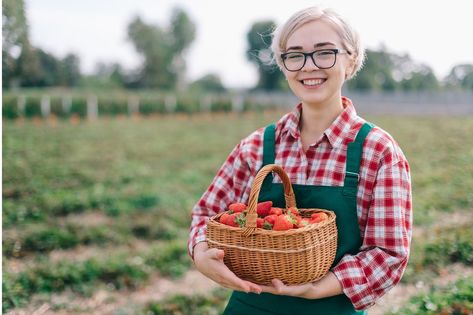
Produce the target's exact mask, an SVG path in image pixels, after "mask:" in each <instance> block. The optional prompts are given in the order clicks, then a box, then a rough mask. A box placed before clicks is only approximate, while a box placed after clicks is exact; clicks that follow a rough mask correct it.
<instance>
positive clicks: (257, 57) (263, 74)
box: [246, 21, 284, 91]
mask: <svg viewBox="0 0 473 315" xmlns="http://www.w3.org/2000/svg"><path fill="white" fill-rule="evenodd" d="M275 27H276V24H275V23H274V22H273V21H261V22H256V23H254V24H253V25H252V26H251V29H250V30H249V31H248V33H247V34H246V39H247V43H248V49H247V51H246V57H247V59H248V60H249V61H251V62H252V63H254V64H255V65H256V66H257V67H258V76H259V78H258V84H257V85H256V87H255V89H260V90H266V91H272V90H278V89H280V87H281V82H284V75H283V73H282V72H281V71H280V70H279V68H278V66H277V65H276V64H272V63H271V56H272V53H271V49H270V47H271V42H272V37H271V32H272V31H273V30H274V29H275Z"/></svg>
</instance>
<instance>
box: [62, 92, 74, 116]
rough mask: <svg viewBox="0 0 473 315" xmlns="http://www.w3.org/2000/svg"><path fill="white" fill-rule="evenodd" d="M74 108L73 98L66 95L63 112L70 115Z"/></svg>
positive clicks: (63, 100) (63, 101)
mask: <svg viewBox="0 0 473 315" xmlns="http://www.w3.org/2000/svg"><path fill="white" fill-rule="evenodd" d="M71 108H72V98H71V96H70V95H64V96H63V97H62V111H63V112H64V113H65V114H69V113H70V112H71Z"/></svg>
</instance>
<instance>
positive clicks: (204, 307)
mask: <svg viewBox="0 0 473 315" xmlns="http://www.w3.org/2000/svg"><path fill="white" fill-rule="evenodd" d="M230 293H231V292H230V291H229V290H225V289H218V290H214V291H213V292H212V294H211V295H208V296H205V295H192V296H186V295H175V296H172V297H170V298H168V299H166V300H164V301H160V302H152V303H149V304H148V305H147V306H146V307H145V308H144V309H143V310H141V311H140V313H139V314H143V315H144V314H146V315H151V314H153V315H172V314H182V315H211V314H221V313H222V312H223V310H224V308H225V305H226V303H227V301H228V299H229V297H230Z"/></svg>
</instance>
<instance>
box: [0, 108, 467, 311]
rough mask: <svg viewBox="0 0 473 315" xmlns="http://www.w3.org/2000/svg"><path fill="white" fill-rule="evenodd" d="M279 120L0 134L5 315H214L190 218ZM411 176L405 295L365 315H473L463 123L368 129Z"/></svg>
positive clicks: (181, 118) (113, 124) (52, 125)
mask: <svg viewBox="0 0 473 315" xmlns="http://www.w3.org/2000/svg"><path fill="white" fill-rule="evenodd" d="M282 114H283V112H281V111H278V110H271V111H258V112H251V113H247V112H245V113H240V114H235V113H206V114H193V115H187V114H170V115H156V116H152V117H148V118H142V117H140V116H136V117H133V118H127V117H124V116H116V117H115V118H107V117H103V118H100V119H98V120H96V121H84V120H78V119H77V118H74V119H70V120H60V119H59V120H58V119H49V120H47V121H46V120H40V119H32V120H11V121H6V120H4V121H3V211H2V219H3V238H2V239H3V240H2V242H3V253H2V254H3V266H2V267H3V283H2V287H3V301H2V310H3V312H4V313H7V314H8V313H9V314H32V313H33V312H35V311H36V312H37V313H36V314H219V313H220V311H221V310H222V309H223V307H224V305H225V301H226V299H227V298H228V295H229V293H230V292H229V291H228V290H226V289H221V288H218V287H217V286H216V285H215V284H214V283H213V282H211V281H210V280H206V279H205V278H203V277H202V276H201V275H200V274H199V273H198V272H196V271H195V270H194V269H193V267H192V264H191V261H190V259H189V258H188V255H187V248H186V242H187V234H188V228H189V224H190V211H191V208H192V206H193V205H194V203H195V202H196V201H197V200H198V198H199V197H200V196H201V194H202V193H203V192H204V190H205V189H206V188H207V186H208V185H209V184H210V181H211V180H212V178H213V176H214V175H215V173H216V171H217V170H218V168H219V167H220V165H221V163H223V161H224V160H225V158H226V156H227V154H228V153H229V152H230V151H231V149H232V148H233V147H234V146H235V145H236V144H237V143H238V141H239V140H240V139H241V138H243V137H245V136H246V135H248V134H249V133H250V132H252V131H253V130H255V129H256V128H259V127H263V126H265V125H266V124H268V123H270V122H273V121H275V120H277V119H278V118H279V117H280V116H281V115H282ZM365 118H367V119H368V120H370V121H371V122H373V123H375V124H377V125H379V126H381V127H383V128H384V129H385V130H387V131H388V132H390V133H391V134H392V135H393V136H394V137H395V139H396V140H397V141H398V142H399V143H400V145H401V147H402V148H403V150H404V153H405V154H406V156H407V158H408V160H409V162H410V166H411V171H412V179H413V196H414V198H413V205H414V237H413V246H412V252H411V259H410V263H409V265H408V268H407V270H406V273H405V275H404V277H403V279H402V283H401V284H400V285H399V286H398V287H397V288H395V289H394V290H393V291H392V292H390V293H389V294H388V295H387V296H386V297H384V298H383V299H381V300H380V301H379V303H378V305H376V306H375V307H373V309H372V310H371V311H369V312H368V313H369V314H370V315H372V314H373V315H377V314H441V313H442V312H444V313H442V314H471V313H472V312H473V230H472V229H471V224H472V222H473V137H472V136H471V135H472V134H473V118H472V117H471V116H470V117H468V116H467V117H448V116H431V117H420V116H415V117H414V116H399V115H398V116H393V115H389V116H388V115H386V116H383V115H376V116H366V117H365Z"/></svg>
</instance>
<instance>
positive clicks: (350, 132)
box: [188, 97, 412, 310]
mask: <svg viewBox="0 0 473 315" xmlns="http://www.w3.org/2000/svg"><path fill="white" fill-rule="evenodd" d="M342 101H343V106H344V111H343V112H342V113H341V114H340V115H339V116H338V117H337V119H336V120H335V121H334V122H333V123H332V124H331V126H330V127H329V128H328V129H327V130H325V132H324V134H323V136H322V137H321V138H320V139H319V141H317V142H316V143H314V144H312V145H311V146H310V147H309V149H308V150H307V151H306V152H305V153H304V151H303V149H302V145H301V141H300V137H301V136H300V131H299V128H298V125H299V119H300V115H301V109H302V105H301V104H299V105H298V106H297V107H296V108H295V110H294V111H292V112H289V113H288V114H286V115H284V116H283V117H282V118H281V119H280V120H279V121H278V122H277V124H276V143H275V151H276V152H275V154H276V156H275V163H276V164H279V165H281V166H282V167H283V168H284V170H285V171H286V173H287V174H288V176H289V178H290V179H291V183H293V184H302V185H318V186H343V182H344V171H345V162H346V153H347V144H348V143H349V142H352V141H353V140H354V139H355V136H356V134H357V132H358V130H359V129H360V128H361V126H362V125H363V123H364V122H365V120H363V119H362V118H361V117H359V116H358V115H357V114H356V111H355V108H354V107H353V105H352V103H351V101H350V100H349V99H348V98H345V97H343V98H342ZM263 134H264V128H260V129H258V130H257V131H255V132H254V133H252V134H251V135H249V136H248V137H247V138H245V139H243V140H242V141H241V142H240V143H239V144H238V145H237V146H236V147H235V148H234V149H233V151H232V152H231V153H230V155H229V156H228V158H227V160H226V161H225V163H224V164H223V165H222V167H221V168H220V170H219V171H218V173H217V175H216V177H215V178H214V180H213V181H212V183H211V185H210V186H209V188H208V189H207V191H206V192H205V193H204V194H203V196H202V198H201V199H200V200H199V201H198V202H197V204H196V205H195V206H194V209H193V210H192V224H191V229H190V236H189V243H188V246H189V248H188V249H189V254H190V255H191V257H192V255H193V248H194V246H195V244H197V243H198V242H201V241H205V229H206V220H207V219H208V218H209V217H210V216H213V215H215V214H216V213H218V212H220V211H222V210H224V209H227V206H228V205H229V204H230V203H233V202H244V203H247V202H248V199H249V194H250V190H251V185H252V182H253V179H254V177H255V175H256V173H257V172H258V170H259V169H260V168H261V167H262V164H263ZM274 182H280V179H279V178H278V177H277V176H275V177H274ZM410 182H411V179H410V173H409V164H408V162H407V160H406V158H405V156H404V154H403V152H402V151H401V149H400V148H399V146H398V145H397V143H396V142H395V141H394V139H393V138H392V137H391V136H390V135H389V134H388V133H387V132H386V131H384V130H382V129H380V128H379V127H374V128H373V129H372V130H371V131H370V133H369V134H368V136H367V138H366V140H365V143H364V146H363V157H362V160H361V165H360V182H359V185H358V195H357V214H358V223H359V226H360V231H361V238H362V241H363V243H362V246H361V248H360V251H359V252H358V253H357V254H356V255H345V256H344V257H343V258H342V259H341V260H340V262H339V263H338V264H337V265H336V266H335V267H334V268H332V272H333V273H334V274H335V276H336V277H337V278H338V280H339V281H340V283H341V285H342V288H343V292H344V293H345V294H346V295H347V296H348V298H349V299H350V300H351V302H352V303H353V305H354V306H355V308H356V309H357V310H361V309H366V308H367V307H369V306H371V305H373V304H374V303H375V302H376V300H377V299H378V298H380V297H381V296H382V295H384V294H385V293H386V292H387V291H388V290H389V289H391V288H392V287H393V286H394V285H396V284H397V283H398V282H399V280H400V279H401V276H402V274H403V272H404V270H405V267H406V265H407V260H408V256H409V247H410V243H411V236H412V209H411V184H410Z"/></svg>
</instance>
